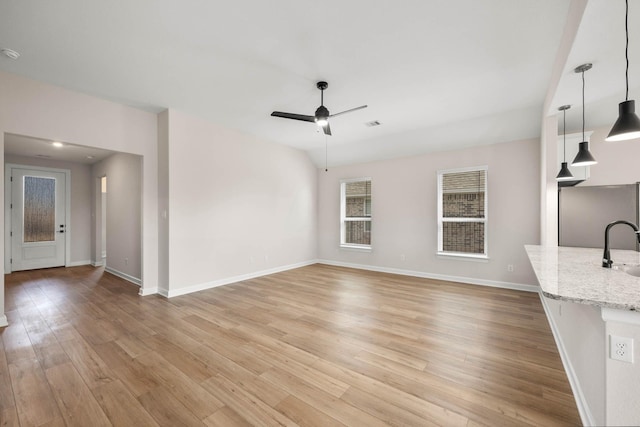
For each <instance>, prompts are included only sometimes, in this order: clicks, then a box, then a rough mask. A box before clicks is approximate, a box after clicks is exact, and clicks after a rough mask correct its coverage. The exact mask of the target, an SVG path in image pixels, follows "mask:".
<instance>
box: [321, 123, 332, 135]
mask: <svg viewBox="0 0 640 427" xmlns="http://www.w3.org/2000/svg"><path fill="white" fill-rule="evenodd" d="M322 131H323V132H324V134H325V135H329V136H331V126H329V123H327V125H326V126H322Z"/></svg>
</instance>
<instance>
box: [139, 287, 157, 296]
mask: <svg viewBox="0 0 640 427" xmlns="http://www.w3.org/2000/svg"><path fill="white" fill-rule="evenodd" d="M157 293H158V288H157V287H156V288H143V287H140V291H138V295H140V296H141V297H146V296H147V295H153V294H157Z"/></svg>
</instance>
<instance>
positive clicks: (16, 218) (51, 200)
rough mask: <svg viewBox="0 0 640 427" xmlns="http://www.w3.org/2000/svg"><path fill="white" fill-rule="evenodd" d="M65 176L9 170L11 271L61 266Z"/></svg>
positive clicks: (63, 263)
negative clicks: (10, 173) (10, 171)
mask: <svg viewBox="0 0 640 427" xmlns="http://www.w3.org/2000/svg"><path fill="white" fill-rule="evenodd" d="M66 188H67V186H66V174H65V173H64V172H53V171H44V170H31V169H20V168H13V169H12V175H11V270H12V271H18V270H32V269H35V268H48V267H59V266H64V265H65V239H66V236H67V230H66V227H67V223H66V197H67V195H66Z"/></svg>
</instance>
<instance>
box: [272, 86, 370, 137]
mask: <svg viewBox="0 0 640 427" xmlns="http://www.w3.org/2000/svg"><path fill="white" fill-rule="evenodd" d="M316 87H317V88H318V89H320V106H319V107H318V109H317V110H316V113H315V114H314V115H313V116H306V115H304V114H294V113H283V112H282V111H274V112H273V113H271V115H272V116H273V117H282V118H283V119H292V120H300V121H303V122H312V123H316V124H317V125H318V126H319V127H321V128H322V130H323V132H324V134H325V135H331V127H330V126H329V118H330V117H336V116H339V115H341V114H346V113H350V112H352V111H356V110H362V109H363V108H367V106H366V105H361V106H360V107H356V108H351V109H349V110H345V111H341V112H340V113H336V114H330V113H329V110H328V109H327V107H325V106H324V91H325V89H326V88H328V87H329V83H327V82H318V83H316Z"/></svg>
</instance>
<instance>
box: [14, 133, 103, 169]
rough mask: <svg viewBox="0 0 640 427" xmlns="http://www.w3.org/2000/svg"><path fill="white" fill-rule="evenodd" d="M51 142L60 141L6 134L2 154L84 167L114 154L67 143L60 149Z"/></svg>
mask: <svg viewBox="0 0 640 427" xmlns="http://www.w3.org/2000/svg"><path fill="white" fill-rule="evenodd" d="M53 142H60V141H51V140H46V139H39V138H31V137H28V136H22V135H14V134H10V133H7V134H5V135H4V152H5V154H12V155H15V156H25V157H39V158H43V159H51V160H59V161H66V162H73V163H82V164H86V165H91V164H93V163H96V162H99V161H101V160H104V159H106V158H107V157H109V156H111V155H113V154H115V152H114V151H109V150H102V149H100V148H92V147H85V146H80V145H72V144H67V143H63V144H62V146H61V147H56V146H54V145H53Z"/></svg>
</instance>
